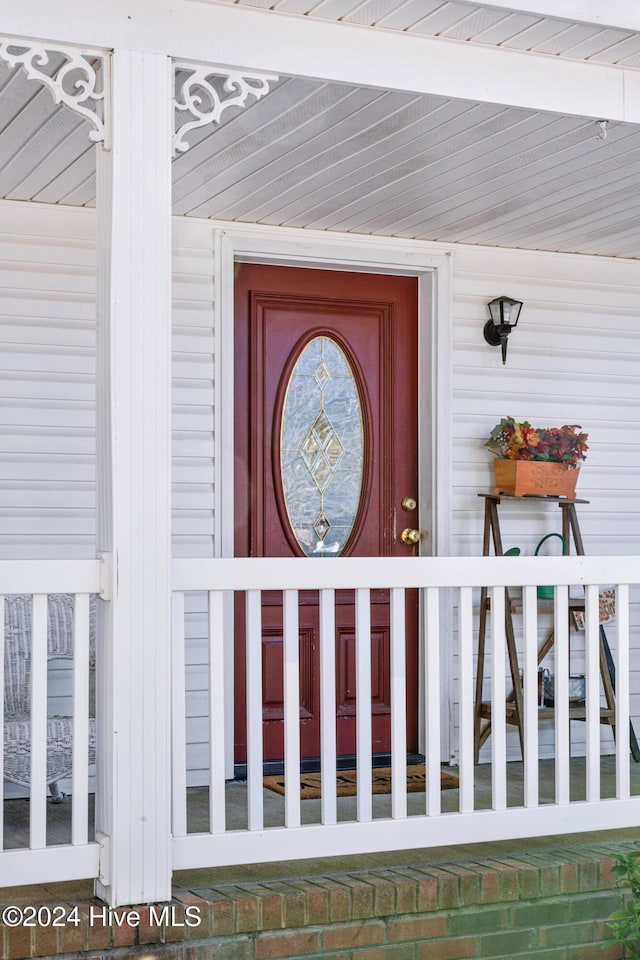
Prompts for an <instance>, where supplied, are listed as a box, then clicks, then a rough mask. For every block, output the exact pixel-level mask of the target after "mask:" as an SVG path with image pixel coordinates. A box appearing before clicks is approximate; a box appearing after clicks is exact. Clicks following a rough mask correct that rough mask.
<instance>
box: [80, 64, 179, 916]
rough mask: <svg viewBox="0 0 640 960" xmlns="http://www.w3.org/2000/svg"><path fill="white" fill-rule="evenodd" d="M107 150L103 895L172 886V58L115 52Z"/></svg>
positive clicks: (101, 352)
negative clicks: (108, 586) (108, 584)
mask: <svg viewBox="0 0 640 960" xmlns="http://www.w3.org/2000/svg"><path fill="white" fill-rule="evenodd" d="M112 66H113V71H112V100H111V102H112V122H113V127H112V129H113V138H112V150H111V151H110V152H106V151H104V150H102V149H100V150H99V159H98V230H99V237H98V245H99V287H98V303H99V308H98V309H99V313H98V329H99V334H98V371H97V372H98V378H97V379H98V396H97V406H98V411H99V412H98V451H99V452H98V475H99V483H98V504H99V509H98V541H99V542H98V549H99V551H101V552H103V553H105V554H106V559H105V562H106V563H108V564H110V565H111V568H112V569H111V573H112V583H113V591H112V600H111V604H109V605H107V610H106V612H104V615H103V616H102V618H101V619H102V624H101V625H102V636H101V638H100V646H101V648H102V649H101V657H100V664H99V666H100V668H101V669H100V678H99V691H98V694H99V696H98V711H99V714H98V715H99V721H100V729H101V737H100V744H99V746H100V753H99V760H98V763H99V767H98V778H99V779H98V803H97V814H96V834H97V838H98V839H99V840H100V841H101V843H102V847H103V850H102V857H101V865H100V866H101V873H100V880H99V881H98V884H97V887H96V893H97V895H98V896H100V897H102V898H103V899H105V900H107V902H108V903H109V904H110V905H112V906H118V905H122V904H131V903H144V902H154V901H163V900H167V899H169V898H170V896H171V861H170V842H171V822H170V808H171V803H170V801H171V770H170V743H171V739H170V727H169V718H170V665H171V644H170V625H171V613H170V579H169V574H170V490H171V487H170V468H171V461H170V451H171V444H170V390H171V131H172V122H171V121H172V115H171V109H172V108H171V98H172V86H171V63H170V60H169V58H168V57H166V56H162V55H160V54H154V53H138V52H135V51H131V50H116V51H115V52H114V54H113V64H112Z"/></svg>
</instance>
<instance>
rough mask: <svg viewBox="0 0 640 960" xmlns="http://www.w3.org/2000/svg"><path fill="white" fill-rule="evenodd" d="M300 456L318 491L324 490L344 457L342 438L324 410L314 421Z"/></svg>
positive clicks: (301, 447)
mask: <svg viewBox="0 0 640 960" xmlns="http://www.w3.org/2000/svg"><path fill="white" fill-rule="evenodd" d="M300 455H301V456H302V459H303V460H304V462H305V463H306V465H307V469H308V470H309V473H310V474H311V476H312V477H313V479H314V482H315V483H316V485H317V487H318V490H324V489H325V488H326V486H327V484H328V483H330V482H331V478H332V476H333V474H334V473H335V471H336V469H337V467H338V464H339V463H340V461H341V460H342V458H343V456H344V447H343V446H342V443H341V441H340V437H339V436H338V434H337V433H336V430H335V428H334V426H333V424H332V423H331V420H329V417H328V416H327V415H326V413H325V412H324V410H321V411H320V413H319V414H318V416H317V417H316V419H315V420H314V421H313V423H312V425H311V429H310V430H309V433H308V434H307V435H306V437H305V438H304V440H303V442H302V444H301V446H300Z"/></svg>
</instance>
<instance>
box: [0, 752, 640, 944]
mask: <svg viewBox="0 0 640 960" xmlns="http://www.w3.org/2000/svg"><path fill="white" fill-rule="evenodd" d="M630 770H631V780H632V793H633V794H634V795H640V764H636V763H633V762H631V763H630ZM601 771H602V775H601V792H602V796H603V797H610V796H613V795H614V794H615V758H614V757H603V758H602V764H601ZM508 780H509V804H510V805H516V804H520V803H521V802H522V791H523V769H522V764H521V763H518V762H513V763H509V764H508ZM553 780H554V762H553V760H548V761H547V760H545V761H541V763H540V799H541V802H543V803H544V802H551V801H552V800H553V786H554V785H553ZM584 785H585V762H584V759H574V760H572V761H571V797H572V799H573V800H579V799H581V798H583V797H584ZM264 801H265V822H266V823H267V824H268V825H276V824H279V823H281V822H282V819H283V810H284V798H283V797H282V796H280V795H279V794H276V793H273V792H272V791H268V790H265V791H264ZM490 801H491V767H490V765H481V766H479V767H477V768H476V806H477V808H478V809H481V808H486V807H488V806H489V805H490ZM389 802H390V801H389V797H388V796H375V797H374V817H379V818H382V817H386V816H388V815H389ZM408 802H409V804H408V805H409V815H412V814H418V813H421V812H422V810H423V808H424V794H423V793H418V794H410V795H409V797H408ZM457 804H458V791H457V790H455V789H454V790H445V791H443V792H442V806H443V810H444V811H455V810H456V809H457ZM71 807H72V798H68V799H67V800H66V802H65V803H64V804H59V805H55V804H49V805H48V821H49V822H48V834H49V842H50V843H67V842H69V830H70V813H71ZM28 808H29V804H28V802H27V801H25V800H11V801H6V802H5V846H6V847H7V848H11V847H14V848H15V847H16V846H24V845H25V844H26V842H27V837H28ZM92 809H93V805H91V818H92V817H93V814H92ZM338 809H339V818H340V820H349V819H354V818H355V798H351V797H348V798H340V799H339V801H338ZM319 813H320V801H319V800H306V801H303V803H302V816H303V822H304V823H312V822H314V821H318V820H319ZM227 817H228V827H229V829H231V830H233V829H242V828H243V827H244V824H245V821H246V785H245V784H244V783H237V782H236V783H230V784H228V785H227ZM188 818H189V830H190V832H199V831H202V830H206V829H207V825H208V790H207V789H204V788H193V789H191V790H190V791H189V797H188ZM91 829H92V826H91ZM639 835H640V825H639V827H638V829H626V830H624V829H616V827H615V823H612V822H611V821H609V822H608V823H606V824H603V829H602V830H599V831H596V832H590V833H588V834H584V833H583V834H570V835H566V834H565V835H560V836H558V835H556V836H544V837H534V838H527V839H524V840H523V839H519V840H505V841H500V842H491V843H487V842H485V843H482V842H478V843H473V844H464V845H457V846H447V847H432V848H428V849H411V850H404V851H392V852H388V853H372V854H360V855H355V856H354V855H351V856H343V857H327V858H322V859H313V860H288V861H286V862H277V863H266V864H248V865H246V864H243V865H240V866H228V867H218V868H211V869H199V870H189V871H180V872H177V873H175V874H174V878H173V897H174V903H176V904H178V905H179V907H180V908H181V909H183V908H184V905H185V904H189V903H198V904H200V905H201V909H204V910H205V911H208V917H209V920H208V924H209V925H208V928H207V930H208V933H207V932H206V931H204V930H203V934H204V936H205V938H206V937H207V936H208V937H209V940H206V943H207V944H208V946H204V945H203V946H202V948H201V949H202V950H204V951H209V952H207V953H206V956H214V955H215V956H220V957H221V958H223V960H226V957H227V953H226V952H224V950H226V946H229V949H230V950H231V946H230V944H231V940H232V939H233V937H230V936H229V935H230V934H233V935H234V936H235V937H236V938H237V937H244V938H245V939H246V938H247V937H252V936H257V937H267V938H268V937H269V936H275V933H273V934H270V933H269V929H273V930H274V931H275V930H283V931H285V930H288V929H289V928H290V927H294V928H300V927H301V923H302V922H303V921H302V920H300V921H299V922H296V923H293V922H291V923H290V922H289V920H288V919H287V918H288V917H289V912H288V911H289V910H292V911H295V910H297V909H298V906H296V905H299V899H300V897H303V899H304V898H306V900H305V902H306V906H305V908H304V911H305V912H304V916H305V917H306V918H307V919H306V920H305V921H304V922H305V923H311V922H312V921H311V919H309V917H310V916H311V914H309V911H310V910H311V906H310V904H311V903H312V902H313V900H312V898H313V897H315V896H316V895H317V894H318V891H319V890H320V891H324V894H323V895H325V896H327V895H329V896H332V894H329V893H327V891H330V890H335V889H340V890H341V891H342V892H343V893H344V887H345V885H346V886H347V887H349V888H350V889H351V893H350V896H351V897H352V901H351V902H352V910H353V911H355V909H356V907H355V904H356V899H355V898H356V896H357V895H358V896H359V894H357V892H356V888H357V889H358V890H359V889H360V888H362V889H364V888H366V889H367V890H369V891H370V890H371V889H374V890H375V889H377V887H378V885H379V884H380V883H382V884H383V886H384V885H385V884H386V885H387V886H388V885H389V884H390V883H391V884H392V885H393V886H394V889H395V891H396V893H395V894H394V896H395V900H394V903H395V906H393V905H392V906H391V907H389V908H388V909H387V908H385V910H386V914H387V915H391V916H393V915H394V913H395V912H398V913H405V914H406V913H408V909H402V910H401V909H400V905H401V889H402V888H403V885H406V884H407V883H408V884H409V886H410V887H411V888H412V889H413V885H414V884H417V887H416V889H419V888H420V884H424V883H425V882H428V883H429V884H432V883H433V882H437V885H438V900H437V905H436V907H437V908H438V909H441V908H442V906H443V905H444V906H445V908H446V907H447V904H448V903H449V901H448V900H446V899H445V900H443V901H442V902H441V895H442V897H449V896H450V891H449V893H447V892H446V891H447V890H449V888H450V886H451V883H452V882H453V881H452V878H459V879H455V884H456V885H457V886H456V889H457V890H458V893H457V894H455V896H457V897H458V898H459V899H458V901H457V902H458V906H459V907H464V905H465V903H466V904H467V907H466V909H467V910H475V909H476V907H475V906H473V904H474V903H478V904H479V906H478V909H484V910H489V909H493V908H492V907H491V906H490V905H489V904H487V903H485V906H484V907H482V901H481V900H477V901H476V900H474V899H472V898H471V899H469V900H468V901H465V899H464V897H465V896H467V897H469V896H471V897H473V896H475V894H473V895H470V894H469V890H471V888H472V886H473V884H476V885H477V884H478V883H479V884H480V886H479V887H476V888H477V889H478V890H480V895H479V896H481V897H485V892H484V891H485V886H486V884H490V883H493V884H498V886H499V887H500V889H501V890H502V889H503V881H504V883H507V879H506V878H507V877H510V878H512V879H510V880H509V881H508V882H509V883H510V884H513V883H515V888H512V889H511V892H509V893H508V897H509V898H510V900H512V901H513V900H514V898H515V901H516V902H517V901H518V900H519V899H522V898H525V899H526V898H527V897H529V896H533V897H534V898H535V897H538V896H540V897H542V891H543V879H542V878H543V875H544V876H547V878H548V879H549V881H550V883H551V885H552V886H551V893H553V889H555V887H554V886H553V884H556V886H557V885H558V884H559V887H558V889H557V894H558V895H560V896H561V897H564V896H565V892H566V895H567V896H573V895H576V896H579V897H582V907H580V909H587V910H588V909H589V902H590V901H589V897H590V896H591V894H590V893H589V891H590V890H592V891H593V896H594V897H596V900H597V898H598V897H599V898H601V899H600V900H599V901H598V903H599V906H598V908H597V909H598V910H599V911H600V912H599V913H597V914H595V915H594V916H597V917H599V918H600V919H598V920H597V925H598V926H597V931H598V934H597V937H598V939H604V938H605V937H606V935H607V934H606V925H605V923H604V919H603V918H606V916H607V915H608V914H609V913H610V912H611V909H614V908H616V907H615V903H618V901H620V897H621V896H622V894H621V893H618V892H616V891H615V878H614V877H612V875H611V873H610V869H611V865H612V863H613V860H612V858H613V857H614V856H615V855H616V853H618V852H626V851H628V850H629V848H630V845H631V843H632V841H634V840H636V839H637V838H638V836H639ZM487 871H488V872H489V873H487ZM489 874H491V876H490V877H489ZM533 875H535V876H536V877H539V878H540V879H539V880H535V884H536V885H537V886H536V887H535V889H536V890H537V892H534V893H532V894H529V892H528V891H529V885H530V883H531V877H532V876H533ZM434 877H437V878H439V879H437V881H434V879H433V878H434ZM465 877H466V878H467V879H466V880H464V878H465ZM483 877H485V879H482V878H483ZM487 877H489V879H486V878H487ZM425 878H427V881H425ZM474 878H475V879H474ZM478 878H480V879H478ZM563 878H564V879H563ZM3 879H4V878H3ZM467 881H469V885H468V890H467V893H465V892H464V884H465V883H467ZM485 881H486V882H485ZM565 881H566V891H565ZM5 882H6V881H5ZM544 882H545V883H546V881H544ZM354 885H355V886H354ZM371 885H373V887H372V886H371ZM476 888H474V889H476ZM488 889H489V887H487V890H488ZM496 889H497V888H496ZM504 889H505V890H506V887H505V888H504ZM496 895H497V894H496ZM451 896H454V894H451ZM487 896H493V894H487ZM500 896H501V897H502V894H500ZM264 897H267V899H268V898H269V897H271V900H269V903H272V902H273V899H274V897H275V900H276V901H277V902H278V903H280V905H281V906H280V910H281V911H282V912H281V915H279V916H280V919H279V920H277V922H276V921H275V920H274V926H273V927H272V928H265V927H264V926H262V927H260V926H256V927H253V926H251V930H255V931H256V932H255V933H254V934H251V933H247V932H245V933H242V934H241V933H240V932H239V931H240V930H249V928H248V927H242V926H238V924H240V923H242V922H244V921H241V919H240V918H241V916H242V910H244V909H250V910H252V911H255V910H256V909H257V910H258V914H257V915H256V916H259V917H261V918H262V920H261V921H260V923H262V921H263V920H264V917H265V916H266V915H265V914H264V911H265V910H266V909H267V907H266V903H267V901H266V900H263V898H264ZM585 898H586V902H585ZM616 898H617V899H616ZM374 899H375V898H374ZM92 900H93V883H92V881H89V880H87V881H77V882H68V883H48V884H46V885H33V886H23V887H11V886H9V885H5V886H3V887H2V889H1V890H0V905H9V904H15V905H18V906H25V905H27V904H33V905H37V906H40V905H45V904H46V905H49V906H52V905H55V904H60V903H62V904H66V905H68V906H69V907H71V906H74V905H76V904H80V905H81V909H83V910H85V911H86V909H87V904H90V903H91V901H92ZM563 902H564V900H563ZM567 902H568V901H567ZM594 902H595V901H594ZM620 902H621V901H620ZM256 903H257V904H258V906H257V907H256V906H255V904H256ZM288 904H290V906H288ZM612 904H614V906H612ZM451 905H452V908H453V907H454V906H455V904H454V903H453V900H452V902H451ZM436 907H434V909H436ZM372 909H373V914H372V916H373V919H372V920H371V922H372V923H373V922H378V921H377V920H375V917H377V916H380V914H379V913H376V912H375V911H376V910H377V908H376V907H375V904H374V907H373V908H372ZM501 909H502V908H501ZM505 909H507V908H506V907H505ZM508 909H510V908H508ZM513 909H516V908H515V907H514V908H513ZM518 909H519V908H518ZM540 909H543V908H542V905H541V906H540ZM572 909H573V908H572ZM575 909H578V908H577V907H575ZM218 911H222V912H220V913H219V912H218ZM229 911H231V913H229ZM296 915H297V914H296ZM230 916H232V917H233V918H234V921H233V922H234V924H235V926H234V927H233V929H232V928H231V927H229V929H226V928H224V926H223V927H221V926H220V924H221V923H222V920H221V918H222V917H227V918H228V917H230ZM291 916H292V917H293V916H294V913H292V914H291ZM300 916H301V915H300ZM351 916H352V917H353V919H355V918H356V916H358V914H356V913H355V912H352V914H351ZM226 922H227V921H226V920H225V923H226ZM229 922H230V921H229ZM255 922H256V923H257V922H258V921H255ZM360 922H361V920H358V923H360ZM367 922H369V921H367ZM593 925H594V926H593V929H594V930H596V920H595V919H594V920H593ZM265 930H266V932H265ZM261 931H262V932H261ZM19 932H20V931H17V930H11V931H10V930H5V931H4V940H3V930H2V927H0V956H1V957H2V958H3V960H5V958H11V960H17V958H20V957H24V958H27V957H37V956H69V957H70V956H72V955H73V956H74V957H75V956H78V951H82V952H84V951H86V950H90V951H91V955H93V956H97V955H100V956H102V957H104V958H105V960H107V958H111V957H112V951H116V952H117V955H118V956H119V957H120V956H131V957H133V956H138V954H139V953H140V952H142V953H145V955H146V952H147V951H148V949H149V948H148V947H147V951H145V950H144V948H143V944H151V943H155V942H157V943H158V947H160V946H161V943H162V945H164V943H165V940H164V934H162V940H161V941H160V940H158V938H159V937H160V936H161V934H160V933H159V932H158V931H155V932H154V933H153V936H155V937H156V940H153V939H151V940H149V939H146V940H145V939H142V933H141V932H140V931H134V933H135V937H137V939H135V938H134V939H132V940H131V941H127V942H126V943H125V942H122V941H121V940H120V939H118V938H119V937H120V936H121V931H120V932H118V931H112V932H111V934H110V939H109V937H107V939H105V940H104V943H102V942H100V943H98V942H97V941H96V942H94V941H93V940H92V937H95V936H97V934H96V933H95V931H92V930H90V929H89V930H85V932H84V940H82V942H81V940H78V941H73V943H74V946H72V945H71V943H72V942H71V941H70V939H69V937H66V938H65V937H63V936H62V935H60V936H59V937H58V938H57V939H56V940H55V941H49V940H47V939H46V938H45V931H35V932H33V933H32V935H31V936H30V937H28V936H27V937H25V938H24V941H21V940H19V939H18V933H19ZM23 932H25V933H28V931H23ZM129 932H130V933H131V931H129ZM175 932H176V933H177V931H175ZM221 932H222V934H224V935H226V939H225V936H222V939H220V937H221ZM131 935H132V936H133V935H134V934H131ZM199 935H200V934H198V936H199ZM283 935H284V934H283ZM287 935H288V934H287ZM182 936H183V937H186V936H188V937H189V940H188V941H185V950H186V943H187V942H189V943H192V942H193V938H194V933H193V932H189V933H188V934H187V933H183V934H182ZM212 938H213V939H212ZM216 938H217V939H216ZM171 939H174V940H175V939H176V937H175V936H174V937H172V938H171ZM227 941H228V943H227ZM204 943H205V941H203V944H204ZM225 944H226V946H225ZM212 945H213V946H212ZM128 946H130V947H131V952H128V951H127V952H126V953H124V954H123V953H122V949H123V948H125V947H128ZM175 946H176V947H177V946H178V944H175ZM168 947H169V943H168V941H167V948H168ZM223 948H224V949H223ZM194 949H196V948H195V947H194ZM211 949H213V950H214V952H213V953H211V952H210V951H211ZM234 949H235V948H234ZM238 949H239V948H238ZM478 949H480V950H481V952H482V950H484V947H478ZM216 951H223V952H216ZM196 952H197V951H196ZM187 953H188V951H187ZM187 953H184V956H185V957H186V956H187ZM176 955H178V954H176ZM179 955H180V957H182V956H183V954H182V953H179ZM444 955H445V954H443V956H444ZM457 955H458V954H456V956H457ZM463 955H464V956H466V955H467V954H463ZM478 955H480V954H478ZM154 956H155V952H154ZM189 956H191V954H189ZM198 956H200V954H198ZM202 956H205V954H204V953H203V954H202ZM228 956H229V957H234V958H235V957H236V954H235V953H233V951H231V952H230V953H229V954H228ZM242 956H244V954H242ZM247 956H248V954H247ZM280 956H283V957H293V956H296V957H297V956H298V954H297V953H296V954H293V953H287V952H284V953H282V954H280ZM354 956H355V954H354ZM438 956H440V955H439V954H438ZM446 956H449V954H448V953H447V954H446ZM468 956H476V954H475V953H470V954H468ZM482 956H484V953H482ZM574 956H582V955H581V954H577V955H574V954H571V953H567V954H566V960H574ZM589 956H591V955H589ZM594 956H595V954H594ZM598 956H599V957H600V956H601V954H600V953H599V954H598ZM605 956H606V958H607V960H609V958H610V957H614V956H616V957H617V956H618V955H617V954H614V953H611V952H609V953H607V954H606V955H605V954H604V953H603V954H602V957H605Z"/></svg>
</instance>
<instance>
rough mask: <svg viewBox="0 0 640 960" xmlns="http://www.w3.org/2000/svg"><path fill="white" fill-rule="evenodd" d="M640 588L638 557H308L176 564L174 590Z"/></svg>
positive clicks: (205, 560) (174, 562)
mask: <svg viewBox="0 0 640 960" xmlns="http://www.w3.org/2000/svg"><path fill="white" fill-rule="evenodd" d="M541 583H544V584H553V585H556V586H559V585H563V584H566V585H571V584H588V583H592V584H616V583H627V584H633V583H640V556H626V557H622V556H615V557H591V556H590V557H584V556H583V557H576V556H572V557H339V558H335V559H331V560H330V561H328V562H326V561H325V562H323V561H321V560H316V559H311V558H306V557H304V558H303V557H300V558H297V557H285V558H277V559H274V558H257V557H251V558H223V559H198V560H174V561H173V563H172V586H173V589H174V590H179V591H188V590H283V589H291V590H320V589H352V588H358V587H365V588H370V589H385V588H389V587H405V588H412V587H477V586H486V587H492V586H507V587H509V586H527V585H532V586H535V585H537V584H541Z"/></svg>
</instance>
